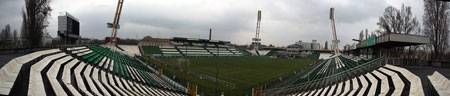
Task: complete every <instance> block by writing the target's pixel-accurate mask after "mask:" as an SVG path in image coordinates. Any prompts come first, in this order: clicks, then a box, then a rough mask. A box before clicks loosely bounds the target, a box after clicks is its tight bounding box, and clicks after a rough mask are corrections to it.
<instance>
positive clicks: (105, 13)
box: [0, 0, 423, 46]
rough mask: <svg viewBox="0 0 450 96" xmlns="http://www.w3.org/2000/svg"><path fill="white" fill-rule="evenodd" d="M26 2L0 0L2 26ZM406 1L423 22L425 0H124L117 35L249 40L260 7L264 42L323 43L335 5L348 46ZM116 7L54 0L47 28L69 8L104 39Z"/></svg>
mask: <svg viewBox="0 0 450 96" xmlns="http://www.w3.org/2000/svg"><path fill="white" fill-rule="evenodd" d="M24 4H25V3H24V0H0V10H1V12H0V26H5V25H6V24H11V27H12V29H18V30H20V26H21V22H22V19H21V10H23V8H24ZM402 4H405V5H406V6H411V7H412V11H413V15H414V16H416V17H417V18H418V19H419V20H420V22H422V21H421V20H422V14H423V1H422V0H386V1H382V0H125V1H124V6H123V10H122V15H121V18H120V25H121V29H120V30H119V32H118V34H117V36H118V37H121V38H123V39H124V38H136V37H137V38H142V37H143V36H148V35H150V36H152V37H161V38H169V37H188V38H203V39H207V38H208V31H209V28H212V29H213V36H212V37H213V39H214V40H224V41H231V42H232V43H235V44H250V43H251V38H253V37H255V29H256V18H257V11H258V10H261V11H262V21H261V34H260V37H261V38H262V43H263V44H267V45H268V44H274V45H276V46H286V45H289V44H293V43H295V42H296V41H298V40H302V41H306V42H311V40H313V39H315V40H317V41H318V42H319V43H322V44H323V43H324V42H325V41H328V42H330V40H331V39H332V32H331V23H330V20H329V10H330V8H331V7H334V8H335V21H336V29H337V34H338V39H339V40H340V41H341V43H340V46H343V45H345V44H351V43H353V42H352V41H351V39H352V38H358V34H359V32H360V31H361V30H362V29H365V28H368V30H369V32H371V31H373V30H375V29H376V28H378V26H377V25H376V23H377V22H378V19H379V17H380V16H381V15H382V14H383V12H384V9H385V8H386V7H387V6H389V5H392V6H394V7H397V8H400V7H401V5H402ZM116 6H117V0H52V2H51V7H52V9H53V11H52V15H51V19H49V23H50V25H49V27H48V28H47V30H48V32H49V33H50V35H51V36H52V37H56V32H57V27H58V26H57V24H58V20H57V16H58V15H60V13H61V12H68V13H70V14H72V15H73V16H75V17H76V18H78V19H79V20H80V22H81V25H80V27H81V28H80V30H81V32H80V35H81V36H82V37H83V38H96V39H104V37H106V36H110V34H111V29H109V28H106V23H107V22H112V21H113V19H114V14H115V10H116ZM2 28H3V27H2ZM158 34H159V35H158Z"/></svg>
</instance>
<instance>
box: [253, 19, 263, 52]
mask: <svg viewBox="0 0 450 96" xmlns="http://www.w3.org/2000/svg"><path fill="white" fill-rule="evenodd" d="M260 26H261V10H258V19H257V21H256V36H255V38H253V44H254V45H253V48H254V50H255V51H258V49H259V46H260V45H261V38H259V31H260ZM258 55H259V54H258Z"/></svg>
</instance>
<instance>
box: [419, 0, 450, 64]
mask: <svg viewBox="0 0 450 96" xmlns="http://www.w3.org/2000/svg"><path fill="white" fill-rule="evenodd" d="M424 7H425V11H424V14H423V26H424V28H423V32H424V34H425V35H426V36H428V37H429V38H430V40H431V51H432V52H431V53H432V58H434V59H437V60H439V59H443V58H442V56H443V55H444V52H445V50H446V49H447V47H448V37H449V22H448V21H449V20H450V19H449V12H448V10H449V5H448V4H447V3H445V2H438V1H435V0H424Z"/></svg>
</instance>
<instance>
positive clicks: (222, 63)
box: [159, 57, 316, 95]
mask: <svg viewBox="0 0 450 96" xmlns="http://www.w3.org/2000/svg"><path fill="white" fill-rule="evenodd" d="M159 60H161V61H164V62H166V63H171V64H173V65H175V66H177V67H178V68H179V69H177V70H175V69H173V68H170V67H167V66H162V67H163V69H164V70H165V71H169V72H170V73H172V74H175V75H178V76H180V77H181V78H186V79H187V80H188V81H189V82H190V83H194V84H196V85H198V86H199V89H198V91H199V93H202V92H203V93H204V94H207V95H214V94H215V88H216V87H215V83H213V82H210V81H207V80H201V79H198V78H197V77H194V76H191V75H189V76H186V75H185V73H184V72H181V71H180V70H185V69H187V70H189V71H192V72H195V73H198V74H204V75H208V76H211V77H216V73H217V72H218V77H219V79H221V80H224V81H227V82H231V83H233V84H234V85H235V87H234V88H231V87H230V86H226V85H223V84H221V85H219V91H220V92H225V94H226V95H246V94H249V95H250V94H251V88H252V87H254V86H257V85H263V84H264V83H265V82H267V81H270V80H275V79H279V78H280V77H283V76H288V75H292V74H294V71H299V70H300V69H301V68H302V67H304V66H307V65H308V64H311V63H313V62H315V61H316V60H311V59H278V58H267V57H219V58H159ZM217 69H218V70H219V71H217Z"/></svg>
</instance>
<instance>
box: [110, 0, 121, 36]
mask: <svg viewBox="0 0 450 96" xmlns="http://www.w3.org/2000/svg"><path fill="white" fill-rule="evenodd" d="M122 5H123V0H119V2H118V3H117V9H116V14H115V15H114V23H113V24H109V23H108V27H109V28H112V29H113V30H112V32H111V43H114V42H115V41H116V35H117V29H119V28H120V27H119V19H120V13H122ZM111 25H112V26H111Z"/></svg>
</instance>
